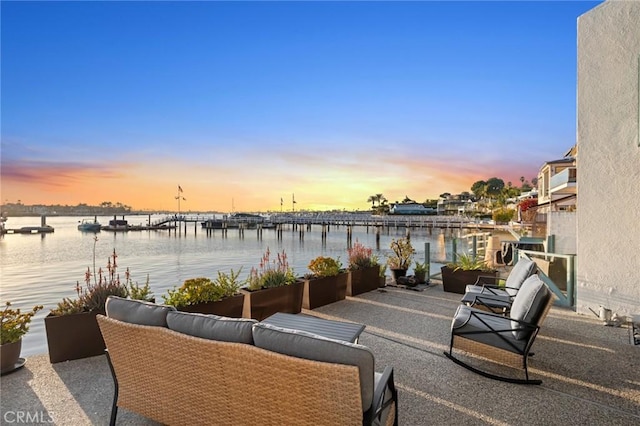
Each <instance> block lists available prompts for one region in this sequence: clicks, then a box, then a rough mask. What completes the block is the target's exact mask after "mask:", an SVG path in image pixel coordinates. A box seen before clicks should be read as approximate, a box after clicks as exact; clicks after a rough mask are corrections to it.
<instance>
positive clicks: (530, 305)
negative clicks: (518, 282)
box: [510, 275, 551, 339]
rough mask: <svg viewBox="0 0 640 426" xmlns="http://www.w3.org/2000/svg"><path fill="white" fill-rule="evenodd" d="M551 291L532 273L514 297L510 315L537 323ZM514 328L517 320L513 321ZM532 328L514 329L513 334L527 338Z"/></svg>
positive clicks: (518, 337)
mask: <svg viewBox="0 0 640 426" xmlns="http://www.w3.org/2000/svg"><path fill="white" fill-rule="evenodd" d="M550 297H551V292H550V291H549V289H548V288H547V286H546V285H545V283H543V282H542V281H541V280H540V278H539V277H538V276H537V275H532V276H530V277H529V278H527V279H526V280H525V282H524V283H523V284H522V287H521V288H520V291H518V294H516V297H515V298H514V299H513V304H512V305H511V313H510V316H511V318H513V319H516V320H520V321H524V322H527V323H531V324H537V323H538V320H539V319H540V316H541V315H542V311H543V310H544V308H545V307H546V305H547V302H548V301H549V298H550ZM513 328H514V329H516V328H521V327H518V323H517V322H515V321H514V322H513ZM529 334H530V330H519V331H514V332H513V335H514V336H515V338H516V339H527V338H528V337H529Z"/></svg>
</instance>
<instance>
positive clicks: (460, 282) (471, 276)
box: [440, 266, 498, 294]
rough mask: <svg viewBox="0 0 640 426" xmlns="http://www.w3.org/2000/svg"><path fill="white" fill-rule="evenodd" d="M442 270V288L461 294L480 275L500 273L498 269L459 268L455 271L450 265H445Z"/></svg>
mask: <svg viewBox="0 0 640 426" xmlns="http://www.w3.org/2000/svg"><path fill="white" fill-rule="evenodd" d="M440 270H441V271H442V288H443V289H444V291H447V292H450V293H459V294H464V293H465V290H466V288H467V285H469V284H473V283H475V282H476V280H477V279H478V276H479V275H486V276H497V275H498V271H493V272H487V271H481V270H473V271H464V270H462V269H458V270H457V271H455V272H454V270H453V269H451V268H449V267H448V266H443V267H442V268H441V269H440Z"/></svg>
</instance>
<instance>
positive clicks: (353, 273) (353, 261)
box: [347, 240, 381, 296]
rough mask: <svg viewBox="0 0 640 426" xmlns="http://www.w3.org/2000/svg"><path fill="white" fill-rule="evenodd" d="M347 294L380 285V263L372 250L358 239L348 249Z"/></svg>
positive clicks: (357, 292)
mask: <svg viewBox="0 0 640 426" xmlns="http://www.w3.org/2000/svg"><path fill="white" fill-rule="evenodd" d="M347 253H348V258H349V266H348V270H349V271H348V272H349V277H348V278H347V296H356V295H358V294H361V293H366V292H368V291H372V290H375V289H377V288H378V287H380V278H379V275H380V272H381V270H380V265H379V264H378V258H377V256H375V255H374V254H373V250H372V249H371V248H369V247H366V246H365V245H364V244H362V243H360V242H359V241H358V240H356V242H355V243H354V244H353V245H352V246H351V247H350V248H349V250H348V252H347Z"/></svg>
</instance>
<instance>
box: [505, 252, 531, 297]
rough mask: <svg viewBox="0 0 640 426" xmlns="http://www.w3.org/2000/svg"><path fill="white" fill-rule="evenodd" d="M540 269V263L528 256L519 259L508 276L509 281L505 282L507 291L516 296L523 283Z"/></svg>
mask: <svg viewBox="0 0 640 426" xmlns="http://www.w3.org/2000/svg"><path fill="white" fill-rule="evenodd" d="M537 270H538V265H536V263H535V262H534V261H533V260H531V259H528V258H526V257H523V258H521V259H519V260H518V263H516V264H515V266H514V267H513V269H512V270H511V272H510V273H509V276H508V277H507V281H506V282H505V284H504V285H505V287H506V292H507V293H509V295H511V296H515V295H516V293H518V289H519V288H520V287H522V284H523V283H524V282H525V280H526V279H527V278H529V277H530V276H531V275H533V274H535V272H536V271H537Z"/></svg>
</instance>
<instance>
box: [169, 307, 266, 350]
mask: <svg viewBox="0 0 640 426" xmlns="http://www.w3.org/2000/svg"><path fill="white" fill-rule="evenodd" d="M255 323H257V321H256V320H253V319H246V318H227V317H221V316H218V315H205V314H196V313H191V312H179V311H175V312H170V313H169V314H168V315H167V324H168V325H169V328H170V329H171V330H175V331H177V332H180V333H184V334H188V335H190V336H195V337H201V338H203V339H209V340H220V341H223V342H234V343H248V344H250V345H251V344H253V334H252V332H251V327H252V326H253V325H254V324H255Z"/></svg>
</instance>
